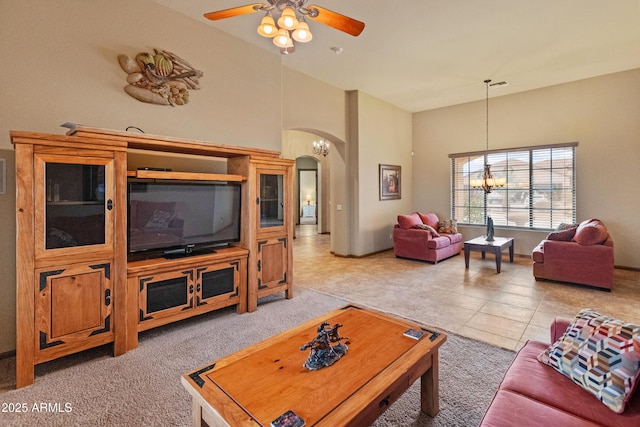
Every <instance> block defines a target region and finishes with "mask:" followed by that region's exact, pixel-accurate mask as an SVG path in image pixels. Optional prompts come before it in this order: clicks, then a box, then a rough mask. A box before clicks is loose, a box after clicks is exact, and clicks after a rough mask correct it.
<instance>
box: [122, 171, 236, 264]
mask: <svg viewBox="0 0 640 427" xmlns="http://www.w3.org/2000/svg"><path fill="white" fill-rule="evenodd" d="M127 195H128V222H127V229H128V230H127V231H128V232H127V238H128V239H127V246H128V252H129V259H130V260H131V259H143V258H150V257H154V256H155V257H157V256H169V257H171V256H181V255H189V254H192V253H198V252H201V251H203V250H210V249H211V248H215V247H216V246H226V245H227V244H228V243H230V242H237V241H239V240H240V214H241V211H240V208H241V198H240V196H241V186H240V184H236V183H228V184H225V183H212V182H203V181H148V182H139V181H130V182H129V183H128V192H127Z"/></svg>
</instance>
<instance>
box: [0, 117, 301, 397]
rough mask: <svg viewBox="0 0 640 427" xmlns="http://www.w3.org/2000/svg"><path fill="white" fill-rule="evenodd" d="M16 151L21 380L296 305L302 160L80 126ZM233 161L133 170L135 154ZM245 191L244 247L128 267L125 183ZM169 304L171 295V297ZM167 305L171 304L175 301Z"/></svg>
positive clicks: (26, 135)
mask: <svg viewBox="0 0 640 427" xmlns="http://www.w3.org/2000/svg"><path fill="white" fill-rule="evenodd" d="M11 139H12V142H13V144H14V146H15V152H16V227H17V236H18V238H17V239H16V259H17V265H16V280H17V295H16V313H17V331H16V336H17V339H16V382H17V387H18V388H20V387H23V386H26V385H29V384H32V383H33V381H34V366H35V365H37V364H39V363H43V362H46V361H49V360H53V359H56V358H59V357H62V356H65V355H68V354H72V353H76V352H79V351H82V350H86V349H89V348H92V347H96V346H100V345H103V344H107V343H113V346H114V347H113V348H114V350H113V351H114V355H115V356H118V355H121V354H124V353H125V352H127V351H129V350H131V349H134V348H136V347H137V345H138V332H140V331H144V330H147V329H150V328H154V327H157V326H161V325H164V324H167V323H170V322H174V321H177V320H181V319H185V318H187V317H191V316H194V315H198V314H202V313H205V312H208V311H212V310H217V309H220V308H222V307H228V306H236V310H237V312H238V313H244V312H245V311H255V310H256V309H257V305H258V298H261V297H263V296H267V295H270V294H272V293H275V292H281V291H284V292H285V296H286V298H292V297H293V278H292V265H293V250H292V238H293V218H294V216H293V214H294V212H293V209H294V202H293V200H294V199H293V191H292V188H293V172H292V171H293V165H294V161H293V160H287V159H281V158H280V153H278V152H276V151H270V150H262V149H253V148H243V147H236V146H227V145H220V144H214V143H208V142H203V141H196V140H189V139H181V138H173V137H165V136H157V135H149V134H138V133H129V132H123V131H114V130H107V129H98V128H91V127H84V126H76V127H75V128H73V129H71V131H69V133H68V134H67V135H52V134H42V133H33V132H18V131H13V132H11ZM129 150H142V152H149V153H154V152H155V153H169V154H171V153H175V154H186V155H190V156H196V157H197V158H215V159H218V160H226V167H227V171H226V173H202V172H194V171H188V170H187V171H155V170H135V171H128V170H127V152H128V151H129ZM132 178H136V179H142V180H145V179H146V180H168V181H169V180H189V181H215V182H239V183H241V194H242V195H241V199H242V200H241V218H240V221H241V222H240V224H241V229H240V241H239V242H237V243H233V244H232V245H229V246H228V247H223V248H216V249H215V251H212V252H211V253H204V254H195V255H192V256H185V257H179V258H175V259H173V258H172V259H167V258H164V257H152V258H149V259H142V260H131V261H128V260H127V179H132ZM168 297H170V298H168ZM167 301H169V302H167Z"/></svg>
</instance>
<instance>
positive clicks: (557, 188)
mask: <svg viewBox="0 0 640 427" xmlns="http://www.w3.org/2000/svg"><path fill="white" fill-rule="evenodd" d="M577 146H578V143H577V142H569V143H562V144H552V145H543V146H532V147H520V148H510V149H503V150H490V151H478V152H469V153H456V154H449V158H450V159H451V217H452V218H456V219H457V220H458V224H459V225H471V226H473V225H484V224H486V221H487V217H488V216H491V218H492V219H493V222H494V225H495V226H496V227H500V228H515V229H528V230H553V229H555V228H557V226H558V225H560V224H561V223H572V224H574V223H575V222H576V147H577ZM487 163H488V164H490V165H491V173H492V175H493V176H494V178H505V179H506V185H505V186H504V187H502V188H494V189H492V191H491V193H485V192H484V191H483V190H482V189H481V188H478V189H476V188H472V186H471V181H472V180H476V179H478V178H480V177H481V176H482V173H483V171H484V165H485V164H487Z"/></svg>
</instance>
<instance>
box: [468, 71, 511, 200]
mask: <svg viewBox="0 0 640 427" xmlns="http://www.w3.org/2000/svg"><path fill="white" fill-rule="evenodd" d="M489 83H491V80H490V79H487V80H485V81H484V84H485V86H486V93H487V96H486V98H485V99H486V106H487V108H486V110H487V148H486V153H488V152H489ZM485 156H486V154H485ZM505 184H506V179H505V178H494V177H493V175H492V174H491V165H490V164H488V163H485V165H484V173H483V174H482V179H472V180H471V186H472V187H473V188H482V189H483V190H484V192H485V194H489V193H491V190H492V189H493V188H494V187H504V185H505Z"/></svg>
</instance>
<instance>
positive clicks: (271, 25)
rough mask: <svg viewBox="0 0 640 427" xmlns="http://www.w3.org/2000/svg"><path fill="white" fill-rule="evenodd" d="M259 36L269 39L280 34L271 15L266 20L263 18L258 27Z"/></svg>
mask: <svg viewBox="0 0 640 427" xmlns="http://www.w3.org/2000/svg"><path fill="white" fill-rule="evenodd" d="M258 34H260V35H261V36H262V37H268V38H271V37H275V35H276V34H278V27H276V23H275V21H274V20H273V18H272V17H271V15H269V14H267V15H266V16H265V17H264V18H262V21H261V22H260V25H259V26H258Z"/></svg>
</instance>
